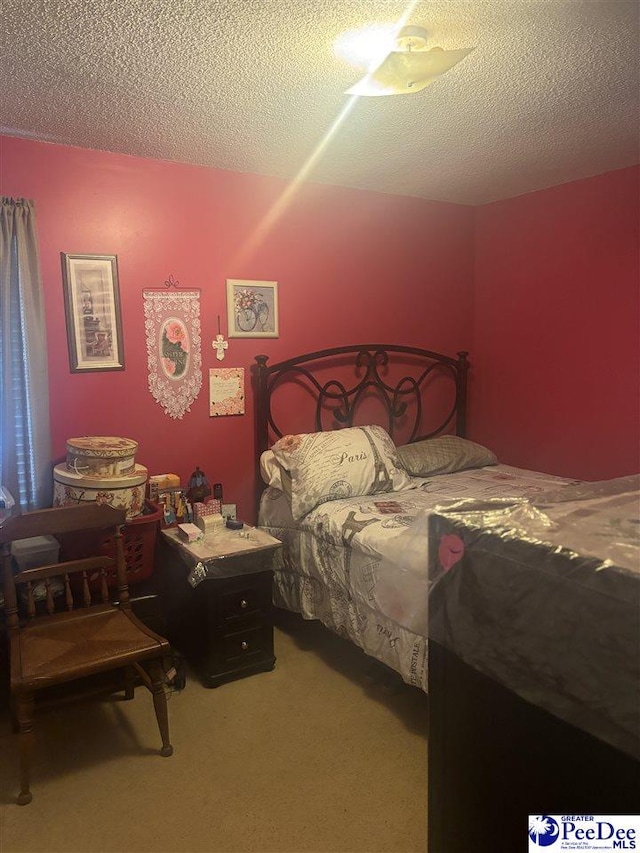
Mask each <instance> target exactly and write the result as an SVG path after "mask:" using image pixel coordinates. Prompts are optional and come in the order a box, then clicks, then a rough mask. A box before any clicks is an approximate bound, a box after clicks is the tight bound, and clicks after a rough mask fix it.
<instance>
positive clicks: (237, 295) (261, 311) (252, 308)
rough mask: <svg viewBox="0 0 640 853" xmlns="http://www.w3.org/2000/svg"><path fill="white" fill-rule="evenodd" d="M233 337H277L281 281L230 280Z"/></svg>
mask: <svg viewBox="0 0 640 853" xmlns="http://www.w3.org/2000/svg"><path fill="white" fill-rule="evenodd" d="M227 319H228V322H229V331H228V335H229V337H230V338H277V337H278V335H279V331H278V282H277V281H246V280H244V279H239V278H228V279H227Z"/></svg>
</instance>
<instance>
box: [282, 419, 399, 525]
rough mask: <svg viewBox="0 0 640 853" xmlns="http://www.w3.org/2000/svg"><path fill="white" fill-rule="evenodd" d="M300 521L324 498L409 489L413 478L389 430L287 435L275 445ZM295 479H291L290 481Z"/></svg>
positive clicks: (286, 489) (351, 429) (293, 511)
mask: <svg viewBox="0 0 640 853" xmlns="http://www.w3.org/2000/svg"><path fill="white" fill-rule="evenodd" d="M272 452H273V456H274V458H275V461H276V462H277V463H278V464H279V466H280V468H281V469H282V470H281V472H280V480H281V484H282V485H281V486H280V487H279V488H282V491H284V492H285V494H289V493H290V496H291V497H290V500H291V514H292V515H293V517H294V518H295V519H296V521H299V520H300V519H301V518H303V517H304V516H305V515H306V514H307V513H308V512H310V511H311V510H312V509H314V507H316V506H318V505H319V504H321V503H324V502H325V501H334V500H339V499H340V498H348V497H356V496H358V495H374V494H378V493H382V492H394V491H398V490H399V489H403V488H406V487H407V486H408V485H409V484H410V478H409V476H408V474H407V472H406V471H405V470H404V468H403V467H402V465H401V464H400V462H399V460H398V454H397V451H396V447H395V445H394V443H393V441H392V440H391V438H390V436H389V434H388V433H387V432H386V431H385V430H384V429H383V428H382V427H379V426H375V425H373V426H363V427H347V428H345V429H338V430H333V431H330V432H313V433H301V434H299V435H285V436H283V437H282V438H281V439H280V440H279V441H277V442H276V443H275V444H274V445H273V447H272ZM289 480H290V482H289Z"/></svg>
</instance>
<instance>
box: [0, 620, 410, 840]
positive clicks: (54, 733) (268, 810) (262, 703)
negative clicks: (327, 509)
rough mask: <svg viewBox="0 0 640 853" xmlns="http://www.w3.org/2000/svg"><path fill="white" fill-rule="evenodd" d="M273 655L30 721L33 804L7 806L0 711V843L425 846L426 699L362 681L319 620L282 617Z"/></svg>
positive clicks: (359, 664)
mask: <svg viewBox="0 0 640 853" xmlns="http://www.w3.org/2000/svg"><path fill="white" fill-rule="evenodd" d="M275 645H276V655H277V658H278V661H277V664H276V668H275V669H274V671H273V672H270V673H261V674H259V675H253V676H251V677H249V678H244V679H242V680H239V681H236V682H232V683H229V684H225V685H223V686H221V687H219V688H217V689H214V690H207V689H205V688H203V687H202V686H200V684H199V683H198V681H197V680H196V679H195V677H191V675H190V674H189V677H188V681H187V686H186V689H185V690H184V691H182V692H180V693H172V694H171V695H170V697H169V716H170V725H171V737H172V742H173V745H174V749H175V752H174V755H173V756H172V757H171V758H161V757H160V756H159V755H157V754H156V750H157V749H158V747H159V745H160V740H159V734H158V730H157V727H156V723H155V717H154V714H153V706H152V702H151V696H150V694H149V693H148V692H147V691H146V690H144V689H143V688H138V689H137V690H136V696H135V699H134V700H133V701H131V702H125V701H117V700H116V701H114V700H108V701H97V702H96V701H93V702H91V703H84V704H82V705H68V706H66V707H64V708H59V709H56V710H50V711H47V712H46V713H44V714H43V715H42V716H41V717H40V720H39V725H38V729H37V741H36V749H35V761H34V769H33V785H32V790H33V802H32V803H31V804H30V805H28V806H23V807H21V806H17V805H15V795H16V793H17V790H18V763H17V737H16V736H14V735H13V734H12V733H11V731H10V726H9V721H8V717H7V713H6V703H3V710H2V716H1V718H0V761H1V764H0V853H19V851H28V853H35V851H43V853H45V852H46V853H54V851H64V853H75V852H76V851H77V853H107V851H109V853H123V852H124V851H149V853H170V851H171V853H173V851H176V853H178V851H184V853H200V851H202V853H305V852H306V851H308V853H424V851H425V850H426V772H427V762H426V730H427V698H426V696H425V695H424V694H423V693H421V692H420V691H418V690H417V689H415V688H411V687H407V686H406V685H403V684H402V683H401V682H399V680H396V679H395V678H393V679H384V678H382V679H380V678H378V679H377V680H376V679H375V678H372V677H371V676H372V675H374V676H375V675H379V674H380V670H378V668H377V667H375V666H374V668H373V673H372V672H371V659H370V658H367V657H366V656H365V655H363V654H362V653H361V652H359V650H357V649H355V647H353V646H352V645H351V644H349V643H347V642H345V641H343V640H340V639H339V638H337V637H335V636H333V635H332V634H330V633H329V632H328V631H325V629H324V628H322V626H320V625H319V624H318V623H308V622H302V621H301V620H298V619H292V620H291V619H287V620H280V621H279V626H278V627H277V628H276V634H275Z"/></svg>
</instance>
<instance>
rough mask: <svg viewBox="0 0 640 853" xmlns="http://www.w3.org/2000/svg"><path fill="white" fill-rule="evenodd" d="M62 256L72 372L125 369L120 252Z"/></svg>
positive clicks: (62, 254)
mask: <svg viewBox="0 0 640 853" xmlns="http://www.w3.org/2000/svg"><path fill="white" fill-rule="evenodd" d="M61 259H62V283H63V288H64V309H65V314H66V319H67V342H68V345H69V367H70V369H71V372H72V373H79V372H84V371H90V370H124V350H123V347H122V322H121V319H120V292H119V289H118V266H117V259H116V256H115V255H68V254H65V253H64V252H62V253H61Z"/></svg>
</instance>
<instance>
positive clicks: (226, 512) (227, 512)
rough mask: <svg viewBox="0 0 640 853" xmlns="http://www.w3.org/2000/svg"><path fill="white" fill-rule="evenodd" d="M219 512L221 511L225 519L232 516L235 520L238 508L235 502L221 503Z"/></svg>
mask: <svg viewBox="0 0 640 853" xmlns="http://www.w3.org/2000/svg"><path fill="white" fill-rule="evenodd" d="M220 512H221V513H222V517H223V518H224V520H225V521H226V520H227V519H228V518H233V519H234V520H235V519H236V518H237V517H238V516H237V512H238V509H237V506H236V504H222V509H221V510H220Z"/></svg>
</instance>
